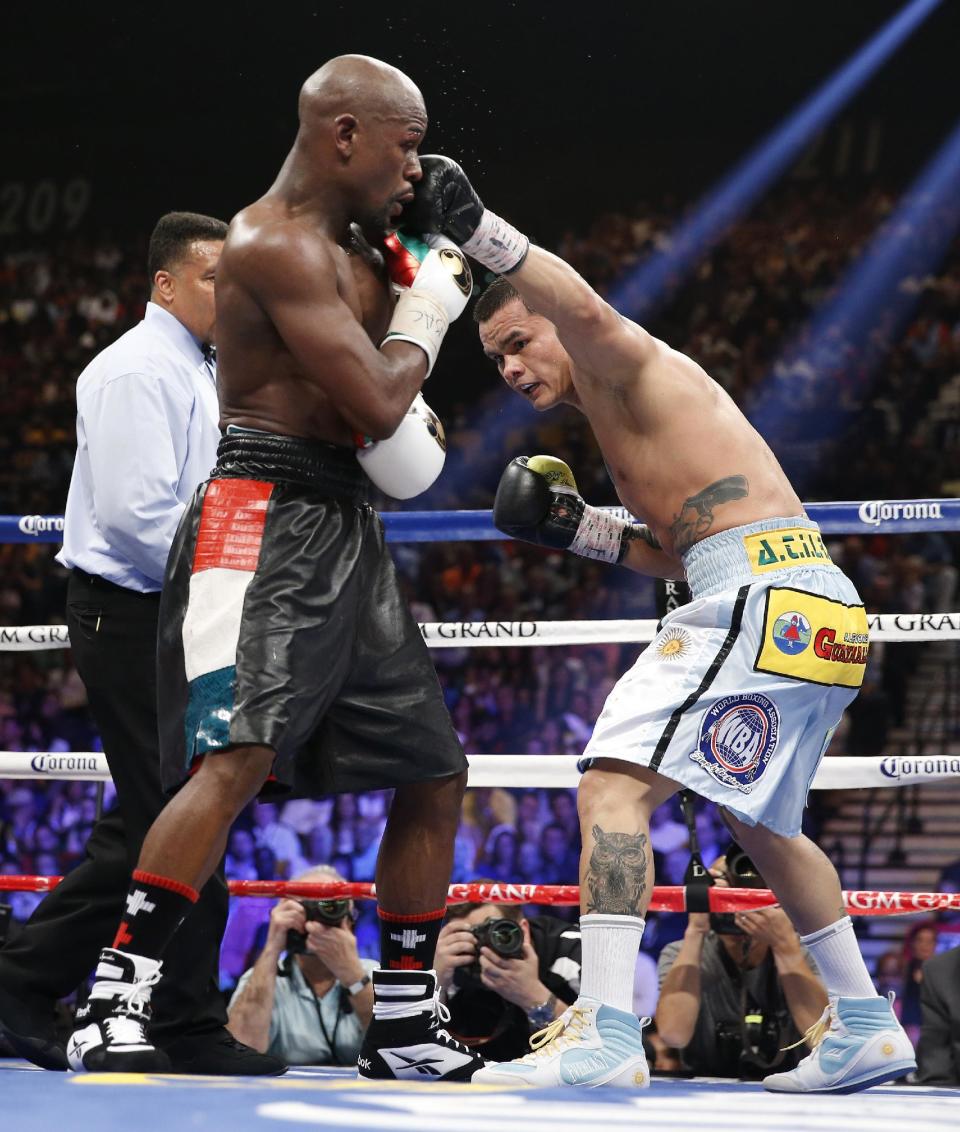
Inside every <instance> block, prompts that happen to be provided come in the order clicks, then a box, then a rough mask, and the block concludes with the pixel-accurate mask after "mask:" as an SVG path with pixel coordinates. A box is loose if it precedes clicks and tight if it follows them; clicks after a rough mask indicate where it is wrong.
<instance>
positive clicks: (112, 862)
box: [0, 570, 227, 1045]
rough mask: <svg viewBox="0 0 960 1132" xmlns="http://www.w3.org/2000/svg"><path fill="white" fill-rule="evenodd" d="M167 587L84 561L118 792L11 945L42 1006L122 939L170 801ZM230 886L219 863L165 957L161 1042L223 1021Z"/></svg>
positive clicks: (98, 691) (88, 618)
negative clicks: (164, 701)
mask: <svg viewBox="0 0 960 1132" xmlns="http://www.w3.org/2000/svg"><path fill="white" fill-rule="evenodd" d="M159 608H160V595H159V594H139V593H136V592H134V591H132V590H126V589H122V588H121V587H119V586H115V585H113V584H112V583H110V582H106V581H104V580H103V579H101V578H91V577H90V576H88V575H86V574H84V573H82V572H81V571H78V570H74V571H73V572H72V574H71V576H70V583H69V586H68V589H67V625H68V627H69V630H70V642H71V647H72V649H73V658H74V662H75V663H76V666H77V671H78V672H79V673H80V676H81V678H82V680H83V682H84V684H85V685H86V688H87V694H88V696H89V699H90V707H91V709H92V711H93V716H94V719H95V720H96V722H97V726H98V728H99V730H100V735H101V738H102V740H103V749H104V754H105V755H106V757H107V762H108V764H109V766H110V773H111V775H112V777H113V782H114V785H115V787H116V790H117V801H116V804H115V805H114V806H113V807H112V809H111V810H110V811H109V812H108V813H106V814H105V815H104V816H103V817H102V818H101V819H100V820H99V821H98V822H97V823H96V825H95V826H94V828H93V832H92V833H91V835H90V839H89V841H88V842H87V846H86V855H85V858H84V860H83V861H82V862H81V863H80V864H79V865H78V866H77V867H76V868H75V869H74V870H73V871H72V872H70V873H69V874H68V875H67V876H66V877H65V879H64V880H63V882H62V883H61V884H59V885H58V886H57V887H56V888H55V889H54V890H53V891H52V892H51V893H49V895H47V896H45V897H44V899H43V901H42V902H41V903H40V904H39V905H38V907H37V909H36V910H35V912H34V913H33V915H32V916H31V917H30V919H29V921H28V922H27V924H26V925H25V927H24V929H23V931H22V932H20V933H19V934H18V935H17V936H16V937H15V938H14V939H13V940H11V942H10V943H9V944H8V945H7V946H6V947H5V948H4V949H3V950H2V951H0V981H2V982H3V983H4V984H5V986H6V987H7V988H8V989H9V990H10V991H11V993H13V994H16V995H18V996H20V997H22V998H24V999H25V1000H26V1001H28V1002H30V1003H31V1004H33V1005H36V1006H38V1007H41V1006H46V1005H47V1004H49V1001H50V1000H51V999H56V998H62V997H63V996H64V995H67V994H69V993H70V992H71V991H73V990H74V989H75V988H76V987H77V986H78V985H79V984H80V983H81V982H83V980H84V979H86V977H87V976H88V975H89V974H90V973H91V972H92V970H93V968H94V967H95V966H96V963H97V958H98V956H99V954H100V949H101V948H102V947H104V946H109V945H110V944H111V943H112V942H113V938H114V936H115V934H116V931H117V927H118V926H119V923H120V916H121V913H122V912H123V909H124V902H125V897H126V894H127V889H128V887H129V884H130V874H131V872H132V871H133V869H134V868H135V867H136V863H137V858H138V857H139V855H140V847H141V845H142V844H143V840H144V838H145V837H146V835H147V831H148V830H149V828H150V826H151V825H152V824H153V821H154V819H155V818H156V816H157V814H158V813H159V812H160V810H161V809H162V808H163V804H164V801H165V798H164V796H163V793H162V790H161V787H160V754H159V750H158V738H157V704H156V690H157V659H156V657H157V648H156V641H157V615H158V612H159ZM226 922H227V886H226V881H225V879H224V875H223V869H222V866H221V868H220V870H219V871H218V872H217V873H216V874H215V875H214V876H213V877H211V879H210V880H209V881H208V882H207V884H206V886H205V887H204V889H203V891H202V893H201V894H200V899H199V901H198V902H197V904H196V905H195V906H194V908H193V910H192V911H191V912H190V914H189V915H188V917H187V918H186V920H185V921H184V922H183V924H182V925H181V927H180V929H179V930H178V931H177V933H176V935H175V936H174V938H173V942H172V943H171V944H170V946H169V947H168V948H167V951H166V952H165V954H164V956H163V974H164V978H163V979H162V980H161V981H160V983H159V984H158V985H157V986H156V987H155V988H154V991H153V996H152V1002H153V1024H152V1035H153V1037H154V1040H155V1041H156V1042H157V1043H158V1044H160V1045H163V1044H166V1042H168V1041H170V1040H172V1039H173V1038H174V1037H179V1036H180V1035H181V1034H186V1033H190V1034H195V1033H202V1032H204V1031H209V1030H213V1029H216V1028H217V1027H219V1026H222V1025H223V1024H224V1023H225V1021H226V1012H225V1010H224V1005H223V996H222V995H221V993H220V990H219V989H218V984H217V968H218V963H219V956H220V941H221V939H222V936H223V931H224V928H225V926H226Z"/></svg>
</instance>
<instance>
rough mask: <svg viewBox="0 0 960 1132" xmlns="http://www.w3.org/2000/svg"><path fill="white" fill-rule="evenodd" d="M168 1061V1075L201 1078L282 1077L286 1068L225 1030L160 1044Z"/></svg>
mask: <svg viewBox="0 0 960 1132" xmlns="http://www.w3.org/2000/svg"><path fill="white" fill-rule="evenodd" d="M160 1048H161V1049H162V1050H163V1052H164V1053H165V1054H166V1055H167V1057H169V1058H170V1071H171V1073H196V1074H199V1075H201V1076H203V1077H281V1076H283V1074H284V1073H286V1071H287V1069H288V1068H289V1066H287V1065H286V1064H285V1063H284V1062H282V1061H281V1060H280V1058H279V1057H273V1056H272V1055H271V1054H269V1053H260V1052H259V1051H258V1050H255V1049H253V1048H251V1047H250V1046H248V1045H244V1044H243V1042H240V1041H237V1039H236V1038H235V1037H234V1036H233V1034H231V1033H230V1031H229V1030H227V1029H226V1028H225V1027H223V1026H220V1027H218V1028H217V1029H215V1030H207V1031H204V1032H202V1033H196V1034H190V1033H188V1034H180V1035H178V1036H177V1037H175V1038H171V1039H170V1040H169V1041H165V1042H162V1043H161V1045H160Z"/></svg>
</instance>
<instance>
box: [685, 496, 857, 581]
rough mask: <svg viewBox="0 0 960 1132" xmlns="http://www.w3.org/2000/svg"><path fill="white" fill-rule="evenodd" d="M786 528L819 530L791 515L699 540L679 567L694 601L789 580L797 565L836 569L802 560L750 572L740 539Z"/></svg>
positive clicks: (827, 563)
mask: <svg viewBox="0 0 960 1132" xmlns="http://www.w3.org/2000/svg"><path fill="white" fill-rule="evenodd" d="M789 527H802V528H803V529H805V530H810V531H817V532H819V530H820V528H819V527H818V526H817V524H816V523H814V522H813V520H811V519H808V518H807V517H806V516H805V515H793V516H790V517H789V518H786V519H779V518H777V519H760V520H759V521H758V522H756V523H745V524H744V525H743V526H742V527H731V528H730V529H729V530H727V531H721V532H720V533H719V534H716V535H710V536H709V538H705V539H701V540H700V542H698V543H694V545H693V546H691V547H690V549H689V550H688V551H687V553H686V554H684V555H683V559H682V561H683V568H684V570H685V571H686V572H687V583H688V585H689V586H690V589H691V590H692V591H693V596H694V598H698V597H706V596H709V595H710V594H711V593H716V592H719V591H720V590H727V589H732V588H735V587H738V586H742V585H744V583H747V582H755V581H758V580H759V579H761V578H762V579H763V580H764V581H770V580H779V579H781V578H784V577H789V575H790V574H792V573H793V572H794V571H795V570H796V569H797V567H798V566H802V567H804V568H806V569H810V570H836V569H837V567H836V566H834V565H833V563H832V562H831V561H830V559H829V558H825V559H819V560H817V559H809V560H808V559H807V558H806V557H803V558H802V559H801V560H800V561H798V562H797V563H796V565H794V566H785V567H784V568H783V569H780V570H762V571H758V570H754V568H753V566H752V565H751V562H750V558H749V555H748V554H747V548H746V546H745V545H744V539H745V538H746V537H747V536H748V535H755V534H762V533H763V532H764V531H780V530H784V529H785V528H789Z"/></svg>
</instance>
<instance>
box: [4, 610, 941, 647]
mask: <svg viewBox="0 0 960 1132" xmlns="http://www.w3.org/2000/svg"><path fill="white" fill-rule="evenodd" d="M867 624H868V626H869V629H870V640H871V641H960V613H870V614H868V615H867ZM420 631H421V633H422V634H423V639H424V640H425V641H426V642H427V645H428V646H429V647H430V648H432V649H460V648H483V647H484V646H486V645H511V646H521V647H523V646H530V645H580V644H610V643H619V644H643V643H645V642H647V641H652V640H653V638H654V637H655V636H656V634H657V622H656V621H655V620H619V621H613V620H611V621H426V622H421V624H420ZM69 647H70V635H69V633H68V632H67V627H66V625H19V626H2V625H0V652H31V651H35V650H38V649H58V648H59V649H67V648H69Z"/></svg>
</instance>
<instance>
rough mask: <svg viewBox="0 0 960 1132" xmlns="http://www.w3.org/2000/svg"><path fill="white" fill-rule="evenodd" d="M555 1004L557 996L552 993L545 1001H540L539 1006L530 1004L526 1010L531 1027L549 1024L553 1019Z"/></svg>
mask: <svg viewBox="0 0 960 1132" xmlns="http://www.w3.org/2000/svg"><path fill="white" fill-rule="evenodd" d="M556 1005H557V996H556V995H555V994H552V995H550V997H549V998H548V999H547V1001H546V1002H541V1003H540V1005H539V1006H531V1007H530V1009H529V1010H528V1011H527V1017H528V1018H529V1019H530V1025H531V1027H534V1026H535V1027H542V1026H549V1025H550V1023H551V1022H552V1021H553V1009H554V1007H555V1006H556Z"/></svg>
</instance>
